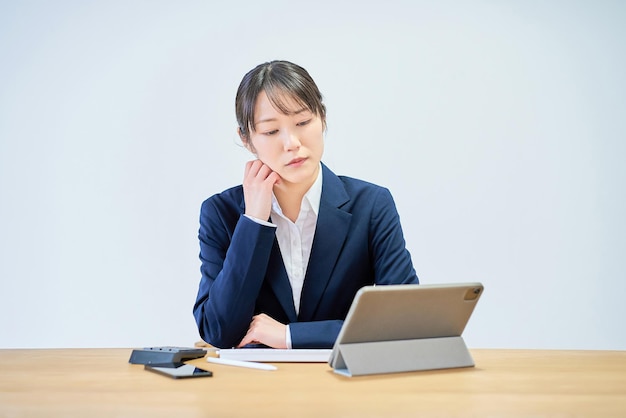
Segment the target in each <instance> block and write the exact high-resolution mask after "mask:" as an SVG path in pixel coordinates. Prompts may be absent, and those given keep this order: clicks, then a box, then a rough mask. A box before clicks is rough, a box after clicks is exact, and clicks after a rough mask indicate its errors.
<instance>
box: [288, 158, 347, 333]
mask: <svg viewBox="0 0 626 418" xmlns="http://www.w3.org/2000/svg"><path fill="white" fill-rule="evenodd" d="M322 169H323V180H322V181H323V183H322V196H321V200H320V208H319V213H318V217H317V226H316V228H315V237H314V238H313V246H312V248H311V256H310V258H309V264H308V268H307V272H306V276H305V279H304V286H303V288H302V296H301V298H300V313H299V315H298V319H299V320H300V321H309V320H311V318H312V317H313V315H314V314H315V310H316V309H317V306H318V304H319V301H320V299H321V297H322V295H323V293H324V290H325V289H326V285H327V284H328V281H329V280H330V276H331V273H332V271H333V269H334V267H335V263H336V261H337V258H338V257H339V253H340V252H341V248H342V247H343V243H344V241H345V240H346V236H347V234H348V228H349V226H350V220H351V219H352V215H351V214H350V213H348V212H346V211H344V210H342V209H340V207H341V206H343V205H344V204H345V203H346V202H348V201H349V200H350V197H349V196H348V193H347V192H346V190H345V188H344V186H343V182H342V181H341V179H339V177H337V176H336V175H335V174H334V173H333V172H332V171H330V170H329V169H328V168H327V167H326V166H325V165H322ZM283 270H284V268H283Z"/></svg>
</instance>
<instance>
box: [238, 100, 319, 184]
mask: <svg viewBox="0 0 626 418" xmlns="http://www.w3.org/2000/svg"><path fill="white" fill-rule="evenodd" d="M282 102H283V103H285V105H286V107H287V108H288V109H289V110H290V112H289V114H284V113H282V112H280V111H279V110H277V109H276V108H274V106H272V103H271V102H270V100H269V99H268V97H267V95H266V94H265V92H261V93H260V94H259V96H258V97H257V100H256V107H255V113H254V129H252V130H250V141H249V142H248V143H247V144H246V145H247V148H248V149H249V150H250V151H252V152H253V153H254V154H255V155H256V156H257V158H258V159H259V160H261V161H262V162H263V163H265V164H266V165H267V166H268V167H269V168H271V169H272V171H274V172H276V173H277V174H278V175H279V176H280V177H281V178H282V181H283V182H285V183H287V185H289V184H300V185H307V186H310V185H312V184H313V182H314V181H315V179H316V178H317V173H318V170H319V163H320V161H321V159H322V154H323V152H324V123H323V122H322V120H321V118H320V117H319V116H317V115H316V114H314V113H311V112H310V111H309V110H308V109H306V108H303V107H302V106H301V105H299V104H298V103H297V102H296V101H294V100H292V99H290V98H287V97H283V98H282Z"/></svg>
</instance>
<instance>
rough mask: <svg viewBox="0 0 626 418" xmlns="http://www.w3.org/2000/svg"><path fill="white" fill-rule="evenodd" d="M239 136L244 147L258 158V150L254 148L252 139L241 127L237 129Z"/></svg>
mask: <svg viewBox="0 0 626 418" xmlns="http://www.w3.org/2000/svg"><path fill="white" fill-rule="evenodd" d="M237 135H239V139H241V143H242V144H243V146H244V147H246V149H247V150H248V151H250V152H251V153H252V154H254V155H255V156H256V150H255V149H254V146H253V145H252V142H251V141H250V137H249V136H248V135H246V134H244V133H243V131H242V130H241V128H240V127H238V128H237Z"/></svg>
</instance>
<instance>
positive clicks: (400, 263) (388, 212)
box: [370, 188, 419, 284]
mask: <svg viewBox="0 0 626 418" xmlns="http://www.w3.org/2000/svg"><path fill="white" fill-rule="evenodd" d="M370 231H371V232H370V236H371V240H370V246H371V250H370V251H371V256H372V261H373V265H374V283H376V284H408V283H413V284H416V283H419V279H418V278H417V274H416V272H415V268H414V267H413V261H412V259H411V254H410V253H409V250H407V248H406V242H405V240H404V233H403V232H402V226H401V224H400V216H399V215H398V210H397V209H396V204H395V202H394V201H393V197H392V196H391V193H390V192H389V190H388V189H385V188H380V189H379V193H378V194H377V197H376V199H375V200H374V203H373V211H372V218H371V222H370Z"/></svg>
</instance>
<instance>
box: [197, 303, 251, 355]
mask: <svg viewBox="0 0 626 418" xmlns="http://www.w3.org/2000/svg"><path fill="white" fill-rule="evenodd" d="M193 315H194V317H195V319H196V325H197V326H198V333H199V334H200V338H202V340H203V341H204V342H206V343H209V344H211V345H212V346H213V347H215V348H232V347H235V346H236V345H237V344H239V341H241V340H242V338H243V335H241V336H240V335H239V334H236V333H234V332H232V331H231V332H228V330H229V329H231V330H232V329H233V328H234V327H232V326H226V325H225V324H221V323H220V322H219V321H217V320H214V321H211V320H209V319H208V318H207V315H206V313H205V311H204V309H202V307H201V306H197V307H196V308H194V312H193Z"/></svg>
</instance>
